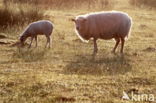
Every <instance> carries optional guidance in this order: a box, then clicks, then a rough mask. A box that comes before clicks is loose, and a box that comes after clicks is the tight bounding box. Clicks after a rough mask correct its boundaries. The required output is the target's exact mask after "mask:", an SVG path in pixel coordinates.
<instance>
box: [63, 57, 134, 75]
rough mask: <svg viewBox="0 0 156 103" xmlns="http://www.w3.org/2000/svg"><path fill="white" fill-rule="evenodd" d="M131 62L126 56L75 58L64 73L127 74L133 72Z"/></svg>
mask: <svg viewBox="0 0 156 103" xmlns="http://www.w3.org/2000/svg"><path fill="white" fill-rule="evenodd" d="M131 69H132V65H131V60H130V58H129V57H128V56H126V55H111V56H110V55H108V56H105V57H102V58H100V57H98V58H96V59H93V58H92V57H91V56H88V57H87V56H75V57H74V59H73V61H71V62H70V63H69V64H67V65H66V67H65V68H64V71H63V72H64V73H67V74H70V73H72V74H73V73H75V74H95V75H99V74H106V75H107V74H108V75H116V74H125V73H126V72H129V71H131Z"/></svg>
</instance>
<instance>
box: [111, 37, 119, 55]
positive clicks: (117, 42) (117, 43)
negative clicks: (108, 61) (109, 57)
mask: <svg viewBox="0 0 156 103" xmlns="http://www.w3.org/2000/svg"><path fill="white" fill-rule="evenodd" d="M115 41H116V44H115V46H114V48H113V50H112V53H115V50H116V48H117V47H118V45H119V43H120V38H115Z"/></svg>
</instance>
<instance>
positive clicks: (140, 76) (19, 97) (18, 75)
mask: <svg viewBox="0 0 156 103" xmlns="http://www.w3.org/2000/svg"><path fill="white" fill-rule="evenodd" d="M118 2H119V3H118V5H116V7H114V8H113V9H115V10H121V11H124V12H127V13H128V14H129V15H130V16H131V17H132V19H133V27H132V31H131V36H130V38H129V39H128V40H127V41H126V43H125V48H124V55H120V53H119V49H120V47H119V48H118V50H117V53H116V54H111V53H110V52H111V49H112V48H113V46H114V45H115V42H114V41H113V40H108V41H106V40H98V42H97V43H98V48H99V51H98V54H97V56H96V58H95V59H93V58H92V52H93V42H92V41H90V42H89V43H83V42H81V41H80V40H79V38H78V37H77V35H76V34H75V31H74V23H73V22H71V21H70V19H71V18H73V17H74V16H76V15H79V14H85V13H89V12H94V11H101V9H99V10H97V9H88V7H87V6H86V7H82V8H80V9H75V8H72V9H70V10H68V9H61V8H60V9H50V8H49V9H47V10H44V11H45V12H44V15H45V17H44V19H49V20H51V21H52V22H53V23H54V32H53V34H52V36H51V39H52V44H51V48H50V49H48V48H46V49H45V48H44V46H45V43H46V38H45V36H38V47H37V48H35V47H34V44H33V45H32V48H30V49H28V48H27V46H26V47H24V48H17V47H11V46H10V45H0V58H1V59H0V102H6V103H10V102H12V103H21V102H22V103H26V102H28V103H30V102H32V103H35V102H36V103H61V102H62V103H64V102H75V103H92V102H95V103H125V102H127V103H133V102H132V101H128V100H125V101H123V100H122V98H121V97H122V95H123V94H122V92H123V91H126V92H127V91H131V90H133V89H135V90H138V91H139V93H152V94H154V95H155V96H156V87H155V85H156V76H155V74H156V70H155V67H156V64H155V61H156V53H155V52H156V42H155V41H156V35H154V34H155V27H156V23H155V18H156V17H155V15H153V14H155V10H153V9H152V10H151V9H146V8H143V9H140V8H134V7H133V6H131V5H129V4H128V3H129V1H127V2H126V1H122V0H118ZM120 4H126V5H120ZM22 5H25V4H22ZM22 5H21V6H22ZM106 10H107V9H106ZM26 22H27V21H26ZM27 25H28V23H24V24H22V25H20V24H18V25H14V26H11V25H10V26H8V27H7V28H6V29H2V28H1V32H3V33H4V34H6V35H7V37H8V38H6V40H14V41H17V40H18V37H19V35H20V33H21V32H22V31H23V30H24V28H25V27H26V26H27ZM0 40H1V39H0ZM27 42H28V43H29V40H28V41H27ZM142 103H145V101H143V102H142Z"/></svg>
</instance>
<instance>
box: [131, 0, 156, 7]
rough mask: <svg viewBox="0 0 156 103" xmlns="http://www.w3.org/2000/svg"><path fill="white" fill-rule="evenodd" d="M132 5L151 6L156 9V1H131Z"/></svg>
mask: <svg viewBox="0 0 156 103" xmlns="http://www.w3.org/2000/svg"><path fill="white" fill-rule="evenodd" d="M129 2H130V4H132V5H135V6H139V7H140V6H142V5H145V6H149V7H153V8H156V1H155V0H129Z"/></svg>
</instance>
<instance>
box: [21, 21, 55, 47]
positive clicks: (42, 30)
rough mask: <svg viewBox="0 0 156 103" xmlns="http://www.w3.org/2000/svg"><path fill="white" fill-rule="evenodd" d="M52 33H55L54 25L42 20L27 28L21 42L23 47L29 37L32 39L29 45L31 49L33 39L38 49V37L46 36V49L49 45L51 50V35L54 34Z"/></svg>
mask: <svg viewBox="0 0 156 103" xmlns="http://www.w3.org/2000/svg"><path fill="white" fill-rule="evenodd" d="M52 31H53V24H52V23H51V22H50V21H48V20H40V21H37V22H33V23H31V24H29V25H28V26H27V28H26V29H25V30H24V32H23V33H22V35H21V36H20V42H21V44H22V45H23V44H24V42H25V41H26V39H27V38H28V37H31V43H30V45H29V48H30V47H31V44H32V42H33V39H34V38H35V41H36V47H37V35H45V36H46V38H47V43H46V46H45V47H47V44H48V43H49V48H50V35H51V34H52Z"/></svg>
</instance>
